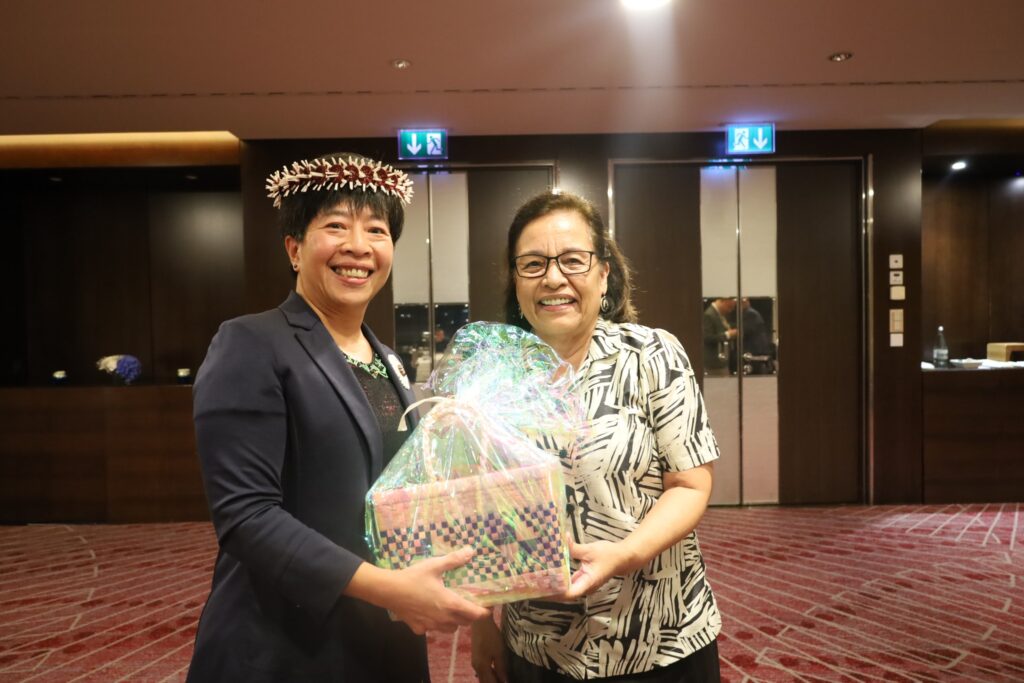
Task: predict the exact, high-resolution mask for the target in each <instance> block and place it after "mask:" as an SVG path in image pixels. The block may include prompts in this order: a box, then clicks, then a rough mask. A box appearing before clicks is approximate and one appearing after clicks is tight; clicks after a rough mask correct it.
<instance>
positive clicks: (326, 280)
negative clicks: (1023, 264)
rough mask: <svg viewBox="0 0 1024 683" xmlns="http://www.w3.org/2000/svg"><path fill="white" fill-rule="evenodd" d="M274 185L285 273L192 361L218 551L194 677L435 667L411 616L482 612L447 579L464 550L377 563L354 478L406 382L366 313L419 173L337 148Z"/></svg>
mask: <svg viewBox="0 0 1024 683" xmlns="http://www.w3.org/2000/svg"><path fill="white" fill-rule="evenodd" d="M267 188H268V190H269V193H270V197H271V198H272V199H273V200H274V205H275V206H277V207H279V208H280V209H281V215H280V218H281V228H282V232H283V233H284V246H285V250H286V252H287V254H288V258H289V259H290V260H291V265H292V269H293V270H294V271H295V274H296V282H295V291H294V292H292V293H291V294H289V296H288V298H287V299H286V300H285V301H284V303H282V304H281V305H280V306H279V307H277V308H276V309H273V310H270V311H265V312H263V313H259V314H256V315H248V316H244V317H241V318H237V319H235V320H229V321H228V322H226V323H224V324H223V325H222V326H221V328H220V330H219V331H218V332H217V335H216V336H215V337H214V339H213V341H212V343H211V344H210V350H209V352H208V353H207V356H206V360H205V361H204V362H203V365H202V367H201V368H200V369H199V373H198V375H197V377H196V381H195V389H194V404H195V405H194V415H195V426H196V442H197V447H198V451H199V457H200V463H201V465H202V472H203V480H204V484H205V487H206V496H207V500H208V501H209V504H210V512H211V515H212V517H213V524H214V527H215V529H216V532H217V538H218V541H219V543H220V551H219V553H218V555H217V562H216V566H215V568H214V576H213V585H212V588H211V591H210V596H209V599H208V601H207V603H206V608H205V609H204V610H203V615H202V617H201V619H200V622H199V629H198V632H197V634H196V643H195V650H194V653H193V657H192V665H191V667H190V670H189V680H190V681H243V680H244V681H246V682H247V683H252V682H257V681H290V682H291V681H317V682H320V681H378V680H379V681H423V680H428V679H429V674H428V671H427V660H426V648H425V644H424V640H423V638H422V637H421V636H419V635H416V634H422V633H423V632H424V631H426V630H431V629H439V630H448V631H451V630H454V629H455V628H456V627H457V626H459V625H461V624H468V623H470V622H471V621H473V620H474V619H477V618H479V617H481V616H483V615H485V614H486V612H485V611H484V610H483V609H482V608H480V607H478V606H476V605H473V604H472V603H469V602H467V601H466V600H463V599H462V598H460V597H458V596H457V595H455V594H454V593H452V592H450V591H448V590H447V589H445V588H444V586H443V584H442V581H441V574H442V573H443V572H444V571H446V570H448V569H451V568H454V567H457V566H459V565H461V564H463V563H465V562H466V561H467V560H468V559H469V558H470V557H471V556H472V551H471V550H463V551H460V552H457V553H452V554H451V555H448V556H445V557H441V558H435V559H431V560H427V561H424V562H421V563H419V564H417V565H415V566H414V567H410V568H409V569H405V570H401V571H387V570H384V569H379V568H377V567H375V566H373V565H372V564H370V563H369V562H368V559H369V557H370V555H369V551H368V549H367V546H366V543H365V540H364V537H363V529H364V525H363V500H364V496H365V495H366V492H367V490H368V488H369V486H370V485H371V484H372V483H373V482H374V480H375V479H376V478H377V477H378V475H379V474H380V473H381V470H382V469H383V467H384V466H385V465H386V464H387V459H388V457H389V455H390V454H393V453H394V450H395V449H394V447H393V444H392V442H393V441H394V438H393V435H395V432H396V429H397V427H398V424H399V420H400V419H401V416H402V413H403V411H404V409H405V407H406V406H407V405H408V404H409V403H410V402H411V400H412V394H411V392H410V391H409V383H408V379H407V378H406V376H405V373H404V370H403V368H402V365H401V363H400V361H399V360H398V357H397V356H396V355H395V354H394V353H393V352H392V351H391V350H390V349H388V348H387V347H385V346H383V345H382V344H381V343H380V342H379V341H378V340H377V338H376V337H374V335H373V333H372V332H371V331H370V329H369V328H368V327H367V326H366V325H365V324H363V316H364V314H365V312H366V308H367V306H368V305H369V303H370V300H371V299H373V297H374V296H375V295H376V294H377V293H378V292H379V291H380V290H381V288H382V287H383V286H384V283H385V282H386V281H387V279H388V276H389V274H390V272H391V263H392V257H393V254H394V245H395V242H396V241H397V240H398V237H399V235H400V234H401V231H402V223H403V219H404V209H403V204H406V203H408V201H409V199H410V198H411V195H412V187H411V183H410V181H409V179H408V177H407V176H406V175H405V174H404V173H402V172H401V171H398V170H396V169H394V168H392V167H390V166H387V165H384V164H381V163H379V162H375V161H372V160H369V159H365V158H362V157H355V156H349V155H345V156H343V157H329V158H323V159H317V160H314V161H312V162H308V161H304V162H297V163H295V164H293V165H292V166H291V167H286V168H284V169H283V170H282V171H278V172H277V173H275V174H273V175H272V176H270V178H269V179H268V183H267ZM389 611H390V612H391V614H392V615H393V616H394V619H392V618H390V617H389V614H388V612H389ZM403 622H404V623H403Z"/></svg>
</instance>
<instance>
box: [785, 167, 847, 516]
mask: <svg viewBox="0 0 1024 683" xmlns="http://www.w3.org/2000/svg"><path fill="white" fill-rule="evenodd" d="M776 182H777V206H778V282H779V335H780V344H779V502H782V503H854V502H859V501H860V500H861V499H862V489H861V464H862V457H861V453H862V430H861V425H862V420H861V397H862V386H863V382H862V377H863V369H862V363H861V357H862V351H863V346H862V342H861V339H862V332H861V277H860V251H861V250H860V207H859V204H860V202H859V192H860V167H859V164H855V163H807V164H781V165H779V166H777V167H776Z"/></svg>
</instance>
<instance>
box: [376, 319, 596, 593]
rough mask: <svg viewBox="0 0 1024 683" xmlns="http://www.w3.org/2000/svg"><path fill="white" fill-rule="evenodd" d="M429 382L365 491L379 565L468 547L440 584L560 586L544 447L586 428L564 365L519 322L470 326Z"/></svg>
mask: <svg viewBox="0 0 1024 683" xmlns="http://www.w3.org/2000/svg"><path fill="white" fill-rule="evenodd" d="M428 386H429V387H430V388H431V389H432V390H433V391H434V392H435V394H436V396H435V397H434V398H431V399H428V400H427V401H428V403H431V404H433V407H432V409H431V410H430V412H428V413H427V414H426V415H425V416H424V417H423V419H421V420H420V422H419V424H418V425H417V427H416V429H415V430H414V431H413V433H412V434H411V435H410V437H409V439H408V440H407V441H406V442H405V444H404V445H403V446H402V448H401V449H399V451H398V453H397V454H396V455H395V457H394V459H393V460H392V461H391V463H390V464H389V465H388V467H387V468H385V470H384V472H383V474H382V475H381V477H380V479H379V480H378V481H377V483H376V484H374V486H373V488H372V489H371V490H370V492H369V494H368V495H367V515H366V528H367V540H368V542H369V545H370V547H371V549H372V550H373V552H374V554H375V556H376V559H377V563H378V565H380V566H382V567H386V568H389V569H401V568H404V567H407V566H409V565H410V564H412V563H414V562H416V561H417V560H421V559H425V558H429V557H436V556H439V555H445V554H447V553H450V552H452V551H455V550H458V549H460V548H463V547H465V546H472V547H473V548H475V550H476V554H475V555H474V556H473V558H472V559H471V560H470V561H469V563H467V564H466V565H464V566H462V567H460V568H458V569H455V570H453V571H450V572H448V573H447V574H445V583H446V585H448V586H449V587H450V588H452V589H453V590H454V591H456V592H458V593H460V594H462V595H464V596H466V597H468V598H470V599H472V600H474V601H475V602H477V603H479V604H483V605H491V604H497V603H502V602H512V601H515V600H523V599H527V598H537V597H543V596H547V595H554V594H558V593H562V592H564V591H565V590H566V589H567V588H568V586H569V575H570V571H569V553H568V546H567V542H566V538H567V529H566V516H565V485H564V482H563V479H562V469H561V468H562V466H561V464H560V463H559V459H558V458H556V457H554V456H552V455H551V454H550V453H549V449H550V450H553V451H555V452H559V451H561V452H563V453H566V454H570V453H571V451H572V450H573V449H574V446H575V443H576V441H577V437H578V436H579V430H580V428H581V425H582V424H583V419H582V406H581V404H580V401H579V394H578V391H577V389H576V388H575V386H574V375H573V371H572V368H571V366H569V365H568V364H566V363H564V362H563V361H561V360H560V359H559V358H558V356H557V354H555V352H554V351H553V350H552V349H551V348H550V347H549V346H547V345H546V344H544V343H543V342H542V341H540V339H538V338H537V337H536V336H534V335H532V334H530V333H528V332H525V331H523V330H521V329H519V328H517V327H512V326H508V325H498V324H494V323H471V324H469V325H467V326H465V327H463V328H462V329H460V330H459V331H458V332H457V333H456V335H455V337H454V338H453V339H452V342H451V344H449V346H448V350H447V352H446V353H445V355H444V357H443V358H442V359H441V361H440V363H439V364H438V366H437V368H436V369H435V371H434V373H433V374H432V375H431V378H430V381H429V383H428ZM541 444H543V446H544V448H542V447H541Z"/></svg>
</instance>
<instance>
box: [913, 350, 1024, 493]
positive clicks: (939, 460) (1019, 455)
mask: <svg viewBox="0 0 1024 683" xmlns="http://www.w3.org/2000/svg"><path fill="white" fill-rule="evenodd" d="M921 381H922V389H923V392H922V393H923V397H922V403H923V418H924V419H923V429H924V439H923V442H924V453H923V455H924V460H923V471H924V481H923V485H924V502H926V503H969V502H983V503H989V502H993V503H998V502H1010V501H1013V502H1020V501H1024V369H1005V370H924V371H922V372H921Z"/></svg>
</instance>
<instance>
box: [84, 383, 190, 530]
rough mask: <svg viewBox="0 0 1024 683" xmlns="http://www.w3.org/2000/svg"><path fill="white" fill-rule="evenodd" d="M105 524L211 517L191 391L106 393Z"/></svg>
mask: <svg viewBox="0 0 1024 683" xmlns="http://www.w3.org/2000/svg"><path fill="white" fill-rule="evenodd" d="M103 391H104V394H103V405H104V406H105V407H106V411H105V414H106V424H105V429H104V432H105V448H104V455H105V457H106V461H107V466H106V473H107V517H106V521H108V522H115V523H128V522H181V521H188V520H204V519H207V518H208V512H207V507H206V496H205V495H204V493H203V486H202V475H201V473H200V471H199V457H198V456H197V454H196V444H195V431H194V428H193V425H192V392H191V388H190V387H172V386H165V387H132V388H121V389H118V388H108V389H105V390H103Z"/></svg>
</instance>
